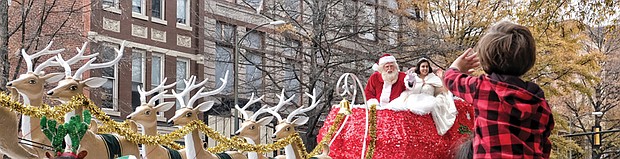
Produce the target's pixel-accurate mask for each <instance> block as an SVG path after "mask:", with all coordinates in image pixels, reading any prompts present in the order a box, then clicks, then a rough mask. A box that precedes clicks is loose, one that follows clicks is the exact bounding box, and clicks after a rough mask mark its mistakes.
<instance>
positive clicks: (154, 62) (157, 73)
mask: <svg viewBox="0 0 620 159" xmlns="http://www.w3.org/2000/svg"><path fill="white" fill-rule="evenodd" d="M164 68H165V67H164V55H162V54H156V53H153V55H152V57H151V89H153V88H155V87H157V86H158V85H159V84H160V83H161V80H162V79H163V78H164V72H163V71H164ZM168 93H171V92H168ZM157 94H159V93H155V94H153V95H151V97H154V96H155V95H157ZM161 102H163V100H161V99H160V100H158V101H155V104H156V105H157V104H159V103H161ZM157 120H158V121H165V118H164V113H162V112H157Z"/></svg>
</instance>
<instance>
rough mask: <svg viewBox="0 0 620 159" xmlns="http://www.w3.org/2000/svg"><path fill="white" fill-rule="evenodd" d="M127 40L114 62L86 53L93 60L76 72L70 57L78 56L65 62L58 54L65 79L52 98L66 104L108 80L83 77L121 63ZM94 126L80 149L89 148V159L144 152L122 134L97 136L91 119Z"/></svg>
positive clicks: (59, 84) (54, 89) (134, 126)
mask: <svg viewBox="0 0 620 159" xmlns="http://www.w3.org/2000/svg"><path fill="white" fill-rule="evenodd" d="M125 43H126V42H125V41H123V42H122V44H121V47H120V50H119V49H114V50H115V51H116V53H117V54H118V55H117V57H116V58H115V59H114V60H112V61H110V62H106V63H101V64H93V62H94V61H95V60H96V58H95V57H92V55H90V56H86V57H89V58H90V57H92V59H90V60H89V61H88V62H86V63H85V64H84V65H83V66H82V67H80V68H79V69H78V70H77V71H75V74H73V75H72V74H71V67H70V63H71V62H72V61H70V60H71V59H74V58H76V57H74V58H71V59H70V60H67V61H65V60H64V59H63V58H62V56H60V55H58V57H57V60H58V63H59V64H60V65H62V66H63V67H64V69H65V79H63V80H61V81H60V82H58V86H56V87H55V88H53V89H51V90H49V91H48V92H47V95H48V96H49V97H50V98H52V99H56V100H59V101H61V102H63V103H66V102H68V101H69V100H71V98H72V97H73V96H75V95H78V94H82V93H83V92H82V91H83V89H84V88H85V87H89V88H98V87H100V86H101V85H103V84H104V83H105V82H106V81H107V79H105V78H101V77H90V78H88V79H84V80H83V79H82V73H84V72H86V71H87V70H91V69H97V68H106V67H110V66H114V64H116V63H118V61H120V59H121V57H122V56H123V52H124V48H125ZM78 56H81V55H78ZM80 58H85V57H80ZM82 110H83V108H81V107H80V108H77V109H76V110H74V111H72V112H69V113H67V114H66V115H65V120H68V119H70V118H69V117H70V116H73V115H74V114H76V113H75V112H82ZM78 115H79V114H78ZM91 125H93V126H91V130H88V131H87V132H86V134H84V138H83V139H82V142H81V146H80V150H79V151H82V150H87V151H88V153H89V155H88V156H87V158H115V157H118V156H127V155H134V156H139V155H140V152H139V150H138V145H137V144H134V143H133V142H129V141H128V140H127V139H125V138H124V137H122V136H118V135H111V134H101V135H97V134H96V132H93V130H92V129H96V127H97V126H96V123H95V122H91ZM131 127H132V129H133V130H136V125H135V123H132V125H131ZM65 141H67V147H71V146H72V145H71V144H70V143H71V142H70V139H69V138H65Z"/></svg>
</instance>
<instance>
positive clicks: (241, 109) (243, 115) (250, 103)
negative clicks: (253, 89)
mask: <svg viewBox="0 0 620 159" xmlns="http://www.w3.org/2000/svg"><path fill="white" fill-rule="evenodd" d="M263 97H265V95H262V96H260V97H259V98H258V99H254V93H252V96H250V100H249V101H248V103H245V105H244V106H243V108H239V105H235V109H237V110H238V111H239V112H240V113H241V115H242V117H243V119H248V120H249V119H250V115H248V113H247V112H245V110H246V109H248V107H250V105H252V104H254V103H256V102H258V101H260V100H262V99H263Z"/></svg>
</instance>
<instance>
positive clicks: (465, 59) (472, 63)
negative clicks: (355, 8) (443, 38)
mask: <svg viewBox="0 0 620 159" xmlns="http://www.w3.org/2000/svg"><path fill="white" fill-rule="evenodd" d="M478 66H480V59H478V55H477V54H476V53H472V49H471V48H469V49H467V50H466V51H465V53H463V54H462V55H461V56H459V57H458V58H456V60H454V62H452V65H450V68H456V69H458V70H459V71H460V72H461V73H466V74H471V73H473V72H474V68H476V67H478Z"/></svg>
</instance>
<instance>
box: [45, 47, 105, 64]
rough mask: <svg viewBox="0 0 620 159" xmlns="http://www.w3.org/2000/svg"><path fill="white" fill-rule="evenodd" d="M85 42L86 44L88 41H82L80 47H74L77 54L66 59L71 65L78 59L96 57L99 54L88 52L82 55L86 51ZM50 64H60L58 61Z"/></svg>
mask: <svg viewBox="0 0 620 159" xmlns="http://www.w3.org/2000/svg"><path fill="white" fill-rule="evenodd" d="M87 44H88V42H84V44H82V48H78V47H76V48H75V49H76V50H77V54H76V55H75V56H73V57H71V58H70V59H69V60H66V62H67V64H69V65H73V64H75V63H77V62H78V61H80V60H84V59H91V58H93V57H96V56H97V55H99V53H94V54H90V55H86V56H84V52H86V45H87ZM51 65H53V66H62V65H61V64H60V63H59V62H52V63H51Z"/></svg>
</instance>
